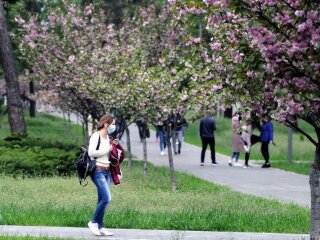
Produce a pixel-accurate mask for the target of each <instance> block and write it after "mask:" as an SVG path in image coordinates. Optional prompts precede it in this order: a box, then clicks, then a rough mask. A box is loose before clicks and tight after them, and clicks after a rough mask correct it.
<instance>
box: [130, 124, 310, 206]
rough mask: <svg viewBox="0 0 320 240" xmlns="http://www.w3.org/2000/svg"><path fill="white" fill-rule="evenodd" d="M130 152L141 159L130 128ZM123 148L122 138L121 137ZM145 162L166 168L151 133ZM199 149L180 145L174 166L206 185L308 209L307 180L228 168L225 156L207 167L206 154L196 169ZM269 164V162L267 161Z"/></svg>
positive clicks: (271, 171) (134, 130) (276, 172)
mask: <svg viewBox="0 0 320 240" xmlns="http://www.w3.org/2000/svg"><path fill="white" fill-rule="evenodd" d="M130 131H131V132H130V134H131V136H130V137H131V148H132V153H133V154H134V155H135V156H136V157H137V158H138V159H143V146H142V143H140V139H139V134H138V128H137V127H136V126H135V125H133V126H131V127H130ZM124 146H126V144H125V138H124ZM147 152H148V160H150V162H152V163H153V164H154V165H156V166H168V165H169V161H168V155H164V156H160V148H159V143H157V142H155V132H153V131H152V132H151V137H150V138H149V139H147ZM200 153H201V149H200V148H199V147H196V146H194V145H191V144H187V143H183V144H182V153H181V154H180V155H174V156H173V160H174V167H175V169H176V170H179V171H183V172H186V173H189V174H192V175H194V176H197V177H200V178H202V179H205V180H207V181H210V182H214V183H217V184H220V185H225V186H228V187H230V188H231V189H233V190H235V191H239V192H243V193H248V194H251V195H256V196H261V197H264V198H270V199H277V200H280V201H282V202H286V203H296V204H298V205H300V206H303V207H310V205H311V203H310V202H311V201H310V187H309V177H308V176H306V175H301V174H296V173H292V172H287V171H282V170H279V169H275V168H268V169H265V168H261V167H260V166H257V165H254V166H253V167H252V168H249V169H243V168H242V167H229V166H228V160H229V157H227V156H225V155H222V154H217V156H216V157H217V162H218V163H219V164H218V165H214V166H213V165H211V160H210V152H209V151H208V152H207V153H206V160H205V165H204V166H200ZM271 164H272V161H271Z"/></svg>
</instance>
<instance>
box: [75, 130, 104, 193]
mask: <svg viewBox="0 0 320 240" xmlns="http://www.w3.org/2000/svg"><path fill="white" fill-rule="evenodd" d="M99 147H100V135H99V140H98V145H97V147H96V150H99ZM95 168H96V160H91V158H90V157H89V154H88V151H87V149H85V148H84V147H81V153H80V155H79V157H78V159H77V160H76V169H77V172H78V177H79V183H80V185H81V186H82V187H85V186H87V184H88V181H87V182H86V184H85V185H83V183H84V182H85V181H86V178H87V176H88V175H90V174H91V173H92V172H93V171H94V170H95Z"/></svg>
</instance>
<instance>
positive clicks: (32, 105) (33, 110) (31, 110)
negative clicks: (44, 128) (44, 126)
mask: <svg viewBox="0 0 320 240" xmlns="http://www.w3.org/2000/svg"><path fill="white" fill-rule="evenodd" d="M29 90H30V94H34V83H33V81H30V82H29ZM29 104H30V106H29V114H30V117H35V116H36V101H35V100H33V99H30V100H29Z"/></svg>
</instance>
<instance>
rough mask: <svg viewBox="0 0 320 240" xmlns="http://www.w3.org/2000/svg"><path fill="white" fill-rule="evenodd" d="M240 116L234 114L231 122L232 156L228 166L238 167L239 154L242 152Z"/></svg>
mask: <svg viewBox="0 0 320 240" xmlns="http://www.w3.org/2000/svg"><path fill="white" fill-rule="evenodd" d="M241 120H242V117H241V114H239V113H235V114H234V115H233V118H232V120H231V124H232V156H231V159H230V160H229V166H230V167H232V166H233V165H234V166H240V165H241V164H240V163H239V162H238V160H239V155H240V152H244V146H243V140H242V138H241V135H240V134H239V133H240V131H241Z"/></svg>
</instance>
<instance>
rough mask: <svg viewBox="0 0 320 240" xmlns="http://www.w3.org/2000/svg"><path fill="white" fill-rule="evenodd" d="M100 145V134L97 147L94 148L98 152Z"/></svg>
mask: <svg viewBox="0 0 320 240" xmlns="http://www.w3.org/2000/svg"><path fill="white" fill-rule="evenodd" d="M100 143H101V139H100V133H99V140H98V145H97V147H96V150H99V148H100Z"/></svg>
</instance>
